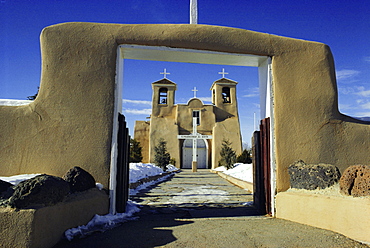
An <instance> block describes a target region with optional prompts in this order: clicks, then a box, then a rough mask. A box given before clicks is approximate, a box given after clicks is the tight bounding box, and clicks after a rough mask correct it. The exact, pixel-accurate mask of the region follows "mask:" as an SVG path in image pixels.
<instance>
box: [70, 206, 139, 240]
mask: <svg viewBox="0 0 370 248" xmlns="http://www.w3.org/2000/svg"><path fill="white" fill-rule="evenodd" d="M139 211H140V208H139V207H138V204H137V203H135V202H133V201H130V200H129V201H128V202H127V205H126V212H125V213H117V214H106V215H98V214H96V215H95V216H94V218H93V219H92V220H91V221H90V222H89V223H87V225H83V226H78V227H75V228H71V229H68V230H67V231H65V232H64V235H65V237H66V238H67V239H68V240H69V241H71V240H72V239H73V238H74V237H80V238H83V237H86V236H88V235H90V234H92V233H94V232H104V231H106V230H109V229H112V228H114V227H116V226H117V225H119V224H121V223H123V222H126V221H129V220H134V219H137V218H138V217H132V215H133V214H134V213H136V212H139Z"/></svg>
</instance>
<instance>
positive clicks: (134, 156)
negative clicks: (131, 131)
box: [129, 139, 143, 163]
mask: <svg viewBox="0 0 370 248" xmlns="http://www.w3.org/2000/svg"><path fill="white" fill-rule="evenodd" d="M141 149H142V147H141V146H140V142H139V141H137V140H135V139H130V160H129V161H130V163H139V162H141V161H142V160H143V155H142V154H141Z"/></svg>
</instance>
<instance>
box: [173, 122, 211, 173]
mask: <svg viewBox="0 0 370 248" xmlns="http://www.w3.org/2000/svg"><path fill="white" fill-rule="evenodd" d="M197 126H198V125H197V118H196V117H193V133H192V134H190V135H177V138H178V139H192V140H193V162H192V165H191V167H192V171H193V172H196V171H197V141H198V139H212V135H202V134H200V133H198V132H197Z"/></svg>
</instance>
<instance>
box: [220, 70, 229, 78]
mask: <svg viewBox="0 0 370 248" xmlns="http://www.w3.org/2000/svg"><path fill="white" fill-rule="evenodd" d="M218 74H222V78H225V74H229V73H228V72H225V68H222V72H219V73H218Z"/></svg>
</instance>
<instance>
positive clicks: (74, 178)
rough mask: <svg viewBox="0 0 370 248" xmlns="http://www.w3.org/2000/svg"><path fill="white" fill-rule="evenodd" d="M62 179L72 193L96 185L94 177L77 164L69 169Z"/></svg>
mask: <svg viewBox="0 0 370 248" xmlns="http://www.w3.org/2000/svg"><path fill="white" fill-rule="evenodd" d="M63 179H64V180H65V181H67V182H68V183H69V186H70V188H71V192H72V193H73V192H79V191H85V190H88V189H91V188H95V185H96V184H95V179H94V177H93V176H92V175H91V174H90V173H88V172H87V171H85V170H84V169H82V168H80V167H77V166H76V167H73V168H72V169H70V170H69V171H68V172H67V173H66V174H65V175H64V176H63Z"/></svg>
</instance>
